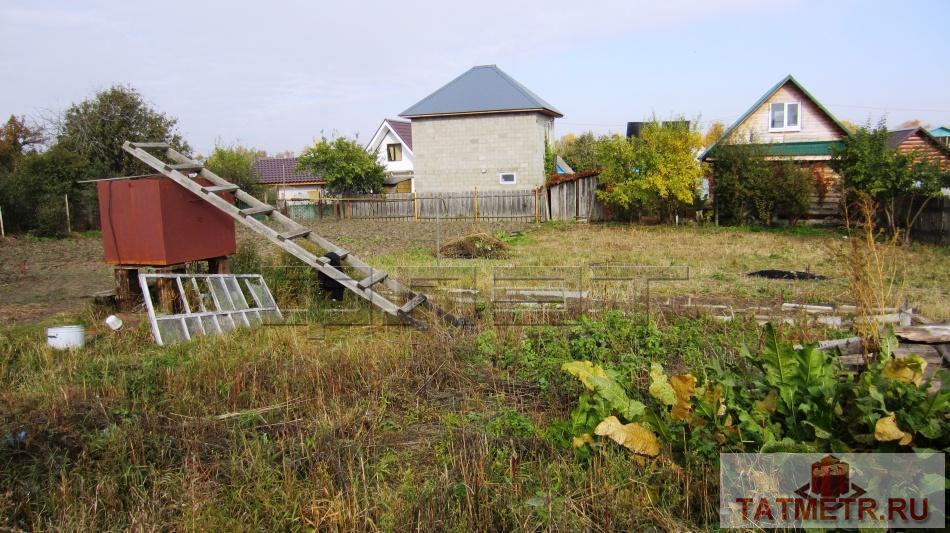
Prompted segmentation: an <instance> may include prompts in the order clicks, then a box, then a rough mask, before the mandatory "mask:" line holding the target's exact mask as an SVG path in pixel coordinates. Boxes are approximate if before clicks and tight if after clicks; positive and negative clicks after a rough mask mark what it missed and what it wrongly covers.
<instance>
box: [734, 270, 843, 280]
mask: <svg viewBox="0 0 950 533" xmlns="http://www.w3.org/2000/svg"><path fill="white" fill-rule="evenodd" d="M746 275H747V276H753V277H756V278H768V279H793V280H823V279H828V278H827V277H825V276H822V275H819V274H812V273H811V272H802V271H800V270H757V271H755V272H749V273H748V274H746Z"/></svg>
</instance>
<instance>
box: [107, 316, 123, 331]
mask: <svg viewBox="0 0 950 533" xmlns="http://www.w3.org/2000/svg"><path fill="white" fill-rule="evenodd" d="M106 325H107V326H109V328H111V329H112V331H119V330H120V329H122V319H121V318H119V317H117V316H115V315H109V316H107V317H106Z"/></svg>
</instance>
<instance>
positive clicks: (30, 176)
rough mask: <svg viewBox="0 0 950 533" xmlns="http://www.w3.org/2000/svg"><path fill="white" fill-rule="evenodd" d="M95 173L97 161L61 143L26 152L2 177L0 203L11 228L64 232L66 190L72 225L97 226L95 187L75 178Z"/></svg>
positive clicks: (46, 233) (53, 233) (43, 233)
mask: <svg viewBox="0 0 950 533" xmlns="http://www.w3.org/2000/svg"><path fill="white" fill-rule="evenodd" d="M96 174H97V171H96V167H95V166H94V165H90V164H89V162H87V161H86V160H85V159H83V157H82V156H80V155H78V154H76V153H73V152H72V151H70V150H68V149H66V148H65V147H63V146H60V145H56V146H53V147H52V148H50V149H49V150H47V151H45V152H32V153H28V154H25V155H23V156H22V157H21V158H20V159H19V161H18V163H17V166H16V169H15V170H14V171H13V172H11V173H9V174H7V175H5V176H3V177H2V178H0V205H2V208H3V217H4V218H3V220H4V223H5V224H6V225H7V229H8V231H11V232H25V231H32V232H33V233H35V234H37V235H40V236H48V237H55V236H63V235H65V233H66V207H65V195H67V194H68V195H69V209H70V219H71V220H72V223H73V229H88V228H90V227H95V225H96V222H97V218H98V209H97V198H96V189H95V187H91V186H89V185H86V184H78V183H76V182H77V181H80V180H83V179H87V178H89V177H91V176H94V175H96Z"/></svg>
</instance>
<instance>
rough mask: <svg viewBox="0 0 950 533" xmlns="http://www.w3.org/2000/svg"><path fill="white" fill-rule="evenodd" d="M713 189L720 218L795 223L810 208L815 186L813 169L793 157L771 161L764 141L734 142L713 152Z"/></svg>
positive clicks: (766, 222) (728, 220)
mask: <svg viewBox="0 0 950 533" xmlns="http://www.w3.org/2000/svg"><path fill="white" fill-rule="evenodd" d="M711 167H712V181H713V183H712V193H713V199H714V202H715V205H716V208H717V209H718V211H719V218H720V221H722V222H725V223H733V224H747V223H750V222H756V223H759V224H771V223H772V221H773V220H774V219H775V218H776V217H782V218H786V219H787V220H788V221H789V223H794V222H795V221H797V220H798V219H799V218H801V217H802V216H803V215H804V214H805V213H807V212H808V208H809V206H810V205H811V194H812V192H813V191H814V189H815V184H814V181H813V179H812V177H811V173H810V172H809V171H808V170H807V169H805V168H802V167H801V166H799V165H797V164H795V163H794V162H792V161H771V160H769V159H767V158H766V149H765V147H764V146H763V145H760V144H746V143H733V144H725V145H722V146H720V147H717V148H716V149H715V151H714V153H713V161H712V163H711Z"/></svg>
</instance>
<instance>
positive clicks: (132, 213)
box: [97, 175, 237, 266]
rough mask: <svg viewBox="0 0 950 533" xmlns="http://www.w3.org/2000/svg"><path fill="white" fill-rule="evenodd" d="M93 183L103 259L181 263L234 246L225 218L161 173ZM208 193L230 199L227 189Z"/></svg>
mask: <svg viewBox="0 0 950 533" xmlns="http://www.w3.org/2000/svg"><path fill="white" fill-rule="evenodd" d="M197 181H198V182H203V181H204V180H200V179H199V180H197ZM203 184H205V185H210V182H204V183H203ZM97 187H98V191H97V192H98V194H99V219H100V222H101V223H102V247H103V249H104V251H105V262H106V263H109V264H111V265H116V266H172V265H181V264H183V263H187V262H191V261H203V260H208V259H215V258H219V257H226V256H228V255H231V254H233V253H234V252H235V250H236V248H237V245H236V241H235V237H234V220H233V219H231V217H230V216H228V215H227V214H226V213H224V212H222V211H219V210H218V209H216V208H215V207H214V206H212V205H211V204H209V203H207V202H205V201H204V200H202V199H201V198H198V197H197V196H195V195H194V194H193V193H191V192H190V191H188V190H187V189H185V188H184V187H182V186H180V185H178V184H177V183H175V182H173V181H172V180H170V179H168V178H166V177H164V176H162V175H154V176H148V177H144V178H135V179H119V180H104V181H100V182H98V183H97ZM212 194H220V195H221V196H222V197H225V198H227V199H228V201H230V202H234V198H233V196H232V195H231V194H229V193H212Z"/></svg>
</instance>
